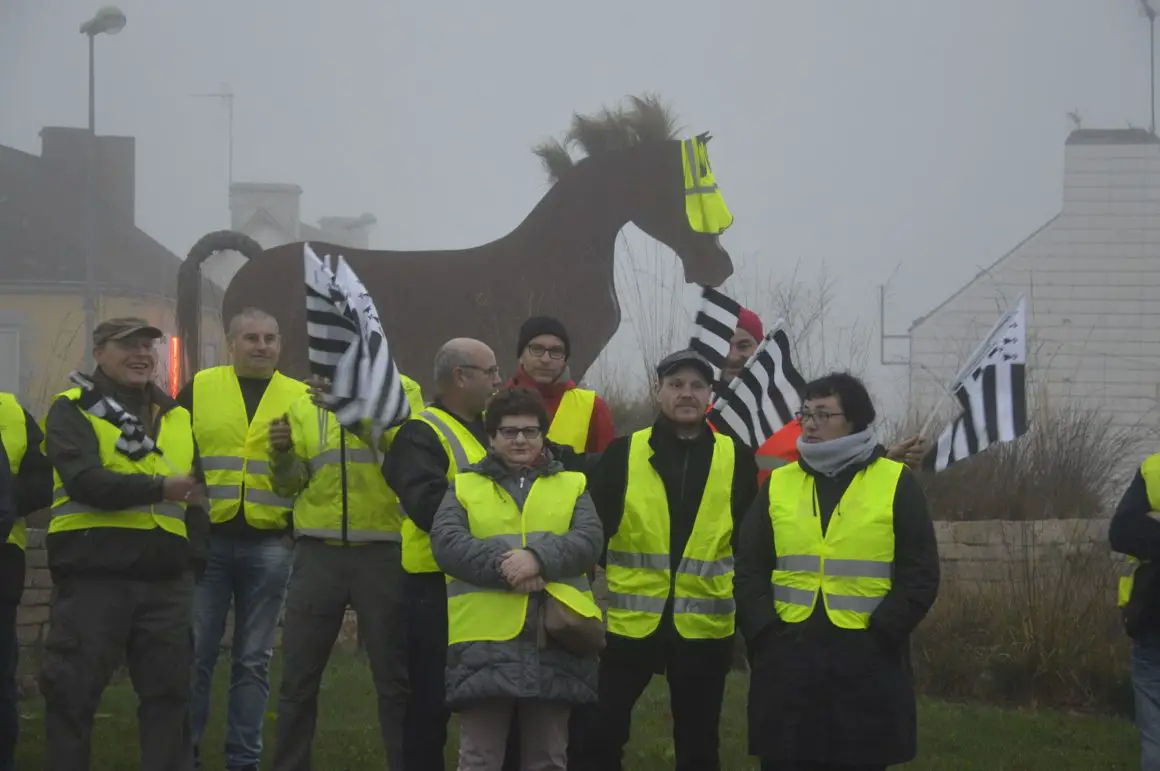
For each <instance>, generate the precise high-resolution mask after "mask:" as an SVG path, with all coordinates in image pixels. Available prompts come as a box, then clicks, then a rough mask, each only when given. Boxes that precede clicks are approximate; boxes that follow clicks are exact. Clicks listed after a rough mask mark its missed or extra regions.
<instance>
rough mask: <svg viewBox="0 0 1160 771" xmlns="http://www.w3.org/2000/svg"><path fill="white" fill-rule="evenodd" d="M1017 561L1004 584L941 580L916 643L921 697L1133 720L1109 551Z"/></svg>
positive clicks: (1028, 553)
mask: <svg viewBox="0 0 1160 771" xmlns="http://www.w3.org/2000/svg"><path fill="white" fill-rule="evenodd" d="M1019 551H1021V552H1022V555H1021V556H1020V555H1019V554H1017V553H1014V550H1013V554H1012V557H1014V558H1015V559H1014V561H1013V562H1012V563H1010V570H1009V574H1008V577H1007V580H1004V581H997V582H993V583H978V584H976V583H971V582H964V581H958V582H947V581H944V583H943V587H942V590H941V591H940V594H939V598H938V601H937V602H936V603H935V606H934V608H932V609H931V612H930V615H929V616H928V617H927V618H926V620H925V621H924V622H923V623H922V624H921V625H920V626H919V628H918V630H917V632H916V633H915V636H914V644H913V653H914V671H915V681H916V683H917V686H918V689H919V691H920V692H922V693H925V694H927V695H930V696H935V697H940V698H948V699H971V700H981V701H986V702H991V703H996V704H1000V705H1009V706H1021V707H1054V708H1062V709H1083V710H1098V711H1102V712H1110V713H1113V714H1118V715H1130V714H1131V709H1132V686H1131V674H1130V659H1129V655H1130V654H1129V647H1130V643H1129V640H1128V638H1127V636H1126V635H1125V634H1124V631H1123V627H1122V624H1121V621H1120V614H1119V611H1118V609H1117V608H1116V604H1115V587H1116V583H1115V581H1116V571H1115V569H1114V564H1113V560H1112V559H1111V557H1110V556H1109V554H1108V552H1107V550H1106V549H1105V548H1102V547H1100V546H1099V545H1098V544H1095V545H1088V546H1085V547H1083V548H1082V549H1081V550H1073V551H1072V553H1070V554H1062V553H1059V554H1054V555H1049V556H1043V555H1036V554H1035V552H1036V549H1034V548H1033V545H1030V544H1029V545H1026V546H1024V547H1023V548H1022V549H1020V550H1019Z"/></svg>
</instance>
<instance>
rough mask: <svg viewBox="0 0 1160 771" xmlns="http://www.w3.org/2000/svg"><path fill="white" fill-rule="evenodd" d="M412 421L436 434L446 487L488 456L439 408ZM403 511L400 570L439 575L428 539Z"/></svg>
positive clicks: (450, 416) (458, 424) (427, 409)
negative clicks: (443, 458)
mask: <svg viewBox="0 0 1160 771" xmlns="http://www.w3.org/2000/svg"><path fill="white" fill-rule="evenodd" d="M413 419H414V420H421V421H423V422H424V423H426V424H427V425H429V426H431V428H432V429H433V430H434V431H435V436H437V437H438V438H439V443H440V444H441V445H443V452H445V453H447V484H448V486H451V485H452V484H454V483H455V475H456V472H458V471H459V469H463V468H467V467H468V466H470V465H471V464H473V463H478V462H479V461H481V460H483V456H485V455H487V449H486V448H484V446H483V445H482V444H480V443H479V440H478V439H476V438H475V436H474V435H473V434H472V433H471V432H470V431H468V430H467V429H466V428H464V426H463V424H462V423H460V422H459V421H458V420H457V419H456V418H455V416H453V415H451V414H450V413H448V412H445V411H444V410H441V409H439V408H438V407H431V406H428V407H426V408H425V409H423V410H422V411H421V412H419V414H417V415H415V416H414V418H413ZM406 515H407V512H406V511H404V512H403V516H404V519H403V570H405V571H407V572H408V573H438V572H439V564H438V563H437V562H435V556H434V555H433V554H432V553H431V536H430V535H428V534H427V533H426V532H424V531H423V530H421V529H420V528H419V527H418V526H416V525H415V523H414V522H412V521H411V520H409V519H406V518H405V517H406Z"/></svg>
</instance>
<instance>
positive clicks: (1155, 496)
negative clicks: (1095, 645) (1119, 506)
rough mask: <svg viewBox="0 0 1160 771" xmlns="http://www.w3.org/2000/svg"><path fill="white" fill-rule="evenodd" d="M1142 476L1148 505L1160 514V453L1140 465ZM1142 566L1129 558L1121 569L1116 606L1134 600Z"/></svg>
mask: <svg viewBox="0 0 1160 771" xmlns="http://www.w3.org/2000/svg"><path fill="white" fill-rule="evenodd" d="M1140 476H1142V477H1144V487H1145V489H1146V490H1147V491H1148V505H1149V506H1151V507H1152V511H1155V512H1160V453H1157V454H1155V455H1150V456H1148V457H1147V458H1145V459H1144V462H1143V463H1141V464H1140ZM1141 564H1143V563H1142V562H1141V561H1140V560H1138V559H1136V558H1135V557H1128V558H1127V561H1126V562H1125V563H1124V565H1123V567H1122V569H1121V574H1120V579H1119V581H1118V582H1117V584H1118V585H1117V587H1116V604H1117V605H1119V606H1120V607H1121V608H1123V607H1125V606H1127V604H1128V600H1130V599H1131V598H1132V587H1133V586H1134V584H1135V579H1136V569H1137V568H1138V567H1140V565H1141Z"/></svg>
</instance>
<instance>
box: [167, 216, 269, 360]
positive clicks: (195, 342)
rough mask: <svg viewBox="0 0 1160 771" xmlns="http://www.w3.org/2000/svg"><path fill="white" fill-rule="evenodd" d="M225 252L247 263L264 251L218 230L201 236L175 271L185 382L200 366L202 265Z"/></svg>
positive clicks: (247, 239)
mask: <svg viewBox="0 0 1160 771" xmlns="http://www.w3.org/2000/svg"><path fill="white" fill-rule="evenodd" d="M226 251H234V252H238V253H239V254H241V255H242V256H243V257H245V258H246V259H247V260H253V259H256V258H257V257H258V256H259V255H260V254H262V252H263V251H265V250H264V249H262V245H261V244H259V243H258V242H257V241H255V240H254V239H252V238H250V237H249V236H247V235H246V234H245V233H239V232H237V231H236V230H219V231H217V232H214V233H209V234H208V235H204V236H202V237H201V239H199V240H198V242H197V243H196V244H194V245H193V248H192V249H190V250H189V255H188V256H187V257H186V258H185V262H183V263H182V264H181V268H180V269H179V270H178V271H177V334H178V336H179V337H180V339H181V341H182V343H183V345H182V351H183V353H184V362H183V364H184V367H183V370H184V372H185V373H187V377H186V378H185V380H186V381H188V379H189V378H191V377H192V376H193V374H194V373H196V372H197V370H198V368H199V366H200V364H201V362H200V359H201V356H200V352H201V264H202V263H203V262H205V261H206V260H207V259H209V258H210V257H212V256H213V255H215V254H217V253H218V252H226Z"/></svg>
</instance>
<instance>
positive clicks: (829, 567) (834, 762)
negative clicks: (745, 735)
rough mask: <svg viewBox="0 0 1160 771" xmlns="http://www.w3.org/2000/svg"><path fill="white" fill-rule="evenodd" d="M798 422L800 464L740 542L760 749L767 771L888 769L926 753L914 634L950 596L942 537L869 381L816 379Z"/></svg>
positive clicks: (755, 745)
mask: <svg viewBox="0 0 1160 771" xmlns="http://www.w3.org/2000/svg"><path fill="white" fill-rule="evenodd" d="M799 418H800V420H801V424H802V437H801V439H800V440H799V443H798V450H799V452H800V455H801V458H800V460H798V461H797V462H796V463H791V464H789V465H787V466H783V467H781V468H779V469H776V470H774V471H773V473H772V474H771V475H770V477H769V481H768V483H767V484H766V486H765V488H764V489H763V490H762V492H761V494H760V495H759V496H758V497H757V500H756V501H755V502H754V504H753V506H752V508H750V510H749V511H748V512H747V513H746V516H745V519H744V520H743V523H742V525H741V537H740V538H739V539H738V547H737V564H736V573H735V579H734V581H735V583H734V591H735V597H736V600H737V620H738V623H739V625H740V627H741V630H742V633H743V634H744V635H745V638H746V642H747V644H748V650H749V655H750V662H751V674H750V689H749V751H750V753H751V754H753V755H757V756H759V757H760V758H761V768H762V771H877V770H878V769H885V768H886V767H887V766H890V765H894V764H898V763H905V762H907V761H909V760H912V759H913V758H914V757H915V755H916V752H917V738H916V733H917V731H916V719H915V711H916V708H915V696H914V683H913V679H912V675H911V668H910V648H909V644H910V634H911V632H913V631H914V628H915V627H916V626H918V623H919V622H920V621H922V619H923V617H924V616H925V615H926V613H927V611H928V610H929V609H930V607H931V605H932V604H933V603H934V600H935V597H936V595H937V593H938V583H939V562H938V544H937V542H936V541H935V535H934V526H933V524H932V523H931V520H930V516H929V514H928V512H927V506H926V498H925V496H924V495H923V491H922V488H921V487H920V486H919V484H918V480H917V479H916V477H915V476H914V474H913V473H912V472H911V471H910V470H909V469H907V468H906V467H905V466H903V464H901V463H898V462H896V461H893V460H890V459H889V458H887V457H886V450H885V449H884V448H883V447H882V445H880V444H879V443H878V441H877V440H876V439H875V438H874V433H873V429H872V428H871V424H873V422H874V419H875V410H874V404H873V402H872V400H871V398H870V394H869V393H868V392H867V391H866V387H865V386H864V385H863V384H862V382H861V381H860V380H858V379H857V378H856V377H854V376H853V375H850V374H848V373H832V374H830V375H827V376H825V377H823V378H821V379H819V380H815V381H813V382H812V383H809V384H808V385H807V386H806V389H805V398H804V402H803V405H802V409H801V412H800V413H799Z"/></svg>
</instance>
